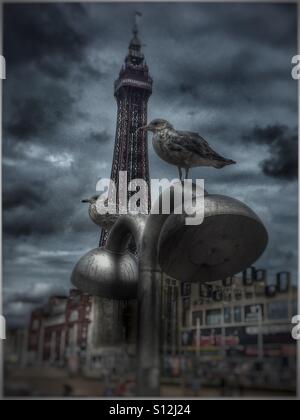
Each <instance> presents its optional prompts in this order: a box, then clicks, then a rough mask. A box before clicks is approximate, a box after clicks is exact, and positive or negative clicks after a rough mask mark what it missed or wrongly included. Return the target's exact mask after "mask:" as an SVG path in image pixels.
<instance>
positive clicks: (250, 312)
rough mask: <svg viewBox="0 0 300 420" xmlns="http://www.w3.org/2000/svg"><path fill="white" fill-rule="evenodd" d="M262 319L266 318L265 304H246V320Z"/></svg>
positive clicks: (257, 320)
mask: <svg viewBox="0 0 300 420" xmlns="http://www.w3.org/2000/svg"><path fill="white" fill-rule="evenodd" d="M260 315H261V319H262V320H263V319H264V305H249V306H245V320H246V322H255V323H258V322H259V320H260Z"/></svg>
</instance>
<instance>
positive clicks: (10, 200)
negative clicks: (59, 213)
mask: <svg viewBox="0 0 300 420" xmlns="http://www.w3.org/2000/svg"><path fill="white" fill-rule="evenodd" d="M43 191H44V188H43V185H42V183H41V182H36V183H35V184H34V185H32V184H31V185H29V184H27V183H25V182H24V183H20V182H19V183H17V184H14V185H13V188H12V189H8V190H5V191H4V194H3V207H4V209H5V210H12V209H15V208H17V207H23V206H24V207H27V208H28V209H35V208H37V207H38V206H41V205H42V204H45V203H46V202H47V201H48V200H47V196H46V194H43Z"/></svg>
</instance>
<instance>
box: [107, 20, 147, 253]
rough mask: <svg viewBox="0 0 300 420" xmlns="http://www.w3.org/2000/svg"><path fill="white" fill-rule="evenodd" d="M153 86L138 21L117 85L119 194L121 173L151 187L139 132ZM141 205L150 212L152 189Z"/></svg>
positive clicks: (116, 178)
mask: <svg viewBox="0 0 300 420" xmlns="http://www.w3.org/2000/svg"><path fill="white" fill-rule="evenodd" d="M152 84H153V81H152V78H151V77H150V75H149V69H148V66H147V64H146V62H145V57H144V54H143V52H142V43H141V41H140V38H139V33H138V24H137V17H136V21H135V24H134V27H133V38H132V39H131V41H130V44H129V51H128V55H127V57H126V59H125V63H124V65H123V66H122V69H121V71H120V74H119V77H118V79H117V80H116V81H115V98H116V101H117V105H118V113H117V127H116V138H115V149H114V156H113V163H112V172H111V179H112V180H113V181H114V182H115V185H116V186H117V190H119V173H120V172H121V171H122V172H126V173H127V183H129V182H130V181H131V180H133V179H143V180H145V181H146V182H147V184H148V185H149V161H148V145H147V134H146V132H145V131H138V128H140V127H142V126H145V125H146V124H147V109H148V100H149V98H150V96H151V94H152ZM121 188H122V189H123V188H126V189H127V185H122V186H121ZM146 195H147V196H146ZM129 197H130V196H129ZM141 201H142V202H141V203H140V206H141V210H142V212H148V211H149V208H150V205H151V203H150V188H148V189H147V191H144V192H143V199H142V200H141ZM117 202H118V195H117ZM145 206H146V207H147V208H145ZM106 239H107V232H105V231H102V234H101V239H100V246H103V245H104V244H105V241H106Z"/></svg>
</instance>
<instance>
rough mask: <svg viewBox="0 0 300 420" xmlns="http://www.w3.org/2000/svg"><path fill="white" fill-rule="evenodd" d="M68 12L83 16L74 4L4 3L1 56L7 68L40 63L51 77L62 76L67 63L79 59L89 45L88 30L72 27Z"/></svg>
mask: <svg viewBox="0 0 300 420" xmlns="http://www.w3.org/2000/svg"><path fill="white" fill-rule="evenodd" d="M67 12H69V14H71V15H72V16H73V18H75V20H78V21H81V20H83V19H84V17H85V11H84V8H83V7H82V6H81V5H76V4H71V5H68V6H65V5H56V4H48V5H44V4H40V5H39V4H37V5H35V6H34V7H32V5H28V4H22V5H19V4H6V5H5V19H4V37H5V43H4V55H5V57H6V59H7V63H8V70H10V67H16V66H19V65H21V64H22V63H24V62H26V63H34V64H35V65H38V66H41V69H42V70H43V71H45V72H46V73H49V75H50V76H52V77H55V78H61V77H65V76H66V75H67V74H68V70H69V69H70V67H71V66H70V65H71V64H72V63H74V62H78V61H80V60H82V58H83V51H84V49H85V48H86V46H87V44H88V37H87V33H85V34H84V33H79V32H78V31H77V30H75V29H74V28H73V27H72V24H71V23H70V21H69V19H68V15H67ZM12 28H14V30H11V29H12ZM55 60H59V66H56V65H55Z"/></svg>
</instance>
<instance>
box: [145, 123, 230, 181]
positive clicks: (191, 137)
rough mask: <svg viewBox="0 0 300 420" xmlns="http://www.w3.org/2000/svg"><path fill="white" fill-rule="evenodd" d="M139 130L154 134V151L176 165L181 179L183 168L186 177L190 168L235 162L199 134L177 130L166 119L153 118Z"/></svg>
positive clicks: (225, 164) (218, 165)
mask: <svg viewBox="0 0 300 420" xmlns="http://www.w3.org/2000/svg"><path fill="white" fill-rule="evenodd" d="M139 130H147V131H151V132H152V133H153V134H154V136H153V147H154V150H155V152H156V153H157V155H158V156H159V157H160V158H161V159H162V160H164V161H165V162H167V163H169V164H171V165H174V166H177V168H178V170H179V177H180V180H181V181H182V180H183V175H182V169H185V171H186V178H188V176H189V170H190V168H195V167H198V166H212V167H213V168H217V169H221V168H223V167H224V166H227V165H233V164H235V163H236V162H234V161H233V160H231V159H225V158H224V157H222V156H220V155H219V154H218V153H216V152H215V151H214V150H213V149H211V147H210V146H209V144H208V143H207V141H205V140H204V139H203V138H202V137H201V136H200V135H199V134H197V133H191V132H189V131H177V130H175V129H174V127H173V126H172V125H171V124H170V123H169V122H168V121H166V120H161V119H157V120H154V121H152V122H151V123H150V124H149V125H147V126H145V127H141V128H140V129H139Z"/></svg>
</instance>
